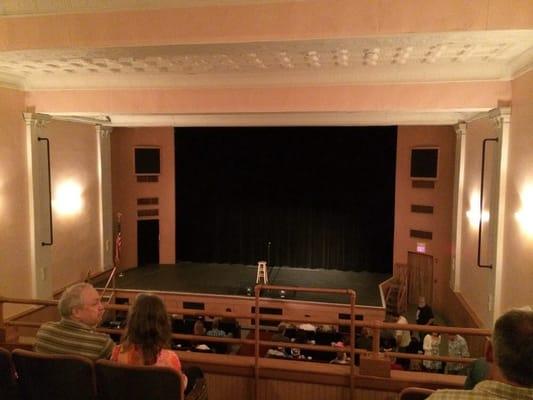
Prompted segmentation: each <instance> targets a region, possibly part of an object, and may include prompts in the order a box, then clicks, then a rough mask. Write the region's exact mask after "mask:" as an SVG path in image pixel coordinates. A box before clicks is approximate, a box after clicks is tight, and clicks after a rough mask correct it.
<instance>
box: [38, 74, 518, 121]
mask: <svg viewBox="0 0 533 400" xmlns="http://www.w3.org/2000/svg"><path fill="white" fill-rule="evenodd" d="M510 98H511V85H510V83H509V82H503V81H502V82H499V81H498V82H447V83H411V84H410V83H404V84H396V85H394V84H383V85H349V86H347V85H331V86H326V85H321V86H297V87H261V88H254V87H251V88H194V89H191V88H174V89H109V90H104V89H101V90H48V91H47V90H36V91H32V92H29V93H28V104H29V105H31V106H33V107H35V109H36V110H37V111H38V112H42V113H54V112H67V113H68V112H74V113H76V112H99V113H104V114H113V113H141V114H161V113H178V114H182V113H191V114H198V113H244V112H299V111H314V112H321V111H324V112H327V111H330V112H342V111H345V112H349V111H356V112H361V111H391V110H394V111H413V110H417V111H423V110H429V111H434V110H452V111H456V110H458V109H466V110H474V111H475V110H479V111H484V110H488V109H490V108H492V107H494V104H496V102H497V101H498V100H505V99H509V100H510Z"/></svg>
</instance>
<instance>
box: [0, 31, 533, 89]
mask: <svg viewBox="0 0 533 400" xmlns="http://www.w3.org/2000/svg"><path fill="white" fill-rule="evenodd" d="M532 63H533V34H532V32H530V31H505V32H469V33H446V34H416V35H413V34H407V35H398V36H388V37H361V38H353V39H325V40H304V41H283V42H255V43H231V44H201V45H173V46H151V47H114V48H83V49H61V50H54V49H52V50H24V51H11V52H2V53H0V80H3V81H4V82H10V83H13V84H17V85H19V86H22V87H24V88H26V89H65V88H101V87H175V86H242V85H245V86H250V85H255V86H257V85H287V84H291V85H298V84H310V83H313V84H316V83H323V84H331V83H342V84H350V83H388V82H442V81H471V80H505V79H510V78H512V77H513V76H514V75H516V74H519V73H520V72H521V71H524V70H527V69H528V68H530V67H531V65H532Z"/></svg>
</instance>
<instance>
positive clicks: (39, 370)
mask: <svg viewBox="0 0 533 400" xmlns="http://www.w3.org/2000/svg"><path fill="white" fill-rule="evenodd" d="M13 363H14V364H15V369H16V371H17V374H18V382H19V390H20V394H21V396H22V398H23V399H24V400H57V399H76V400H95V399H96V390H95V376H94V367H93V363H92V361H91V360H89V359H88V358H85V357H81V356H75V355H55V354H54V355H52V354H42V353H35V352H33V351H27V350H21V349H16V350H13Z"/></svg>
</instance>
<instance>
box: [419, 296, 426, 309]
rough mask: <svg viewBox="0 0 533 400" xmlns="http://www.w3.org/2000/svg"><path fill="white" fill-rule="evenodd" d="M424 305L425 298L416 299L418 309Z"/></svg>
mask: <svg viewBox="0 0 533 400" xmlns="http://www.w3.org/2000/svg"><path fill="white" fill-rule="evenodd" d="M425 305H426V298H425V297H424V296H420V297H419V298H418V307H424V306H425Z"/></svg>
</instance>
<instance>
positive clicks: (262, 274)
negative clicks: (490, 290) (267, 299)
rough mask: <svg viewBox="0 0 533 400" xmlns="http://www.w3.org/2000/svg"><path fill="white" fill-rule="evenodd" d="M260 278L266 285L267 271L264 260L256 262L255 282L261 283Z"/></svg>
mask: <svg viewBox="0 0 533 400" xmlns="http://www.w3.org/2000/svg"><path fill="white" fill-rule="evenodd" d="M261 279H262V280H263V283H264V284H265V285H268V271H267V263H266V261H259V262H258V263H257V278H256V279H255V283H261Z"/></svg>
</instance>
